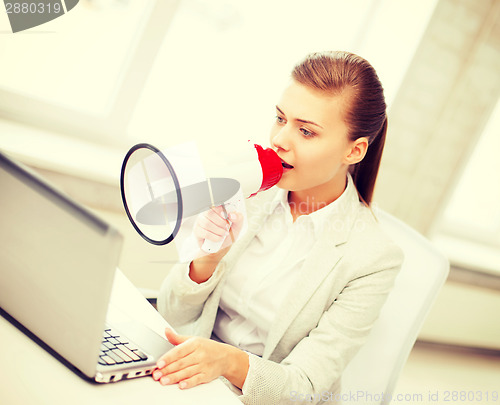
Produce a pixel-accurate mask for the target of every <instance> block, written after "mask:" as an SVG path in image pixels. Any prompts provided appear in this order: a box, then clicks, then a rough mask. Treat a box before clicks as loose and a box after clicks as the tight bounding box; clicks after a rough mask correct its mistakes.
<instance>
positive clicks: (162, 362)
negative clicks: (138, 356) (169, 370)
mask: <svg viewBox="0 0 500 405" xmlns="http://www.w3.org/2000/svg"><path fill="white" fill-rule="evenodd" d="M166 365H167V363H165V360H160V361H158V363H156V367H158V368H163V367H165V366H166Z"/></svg>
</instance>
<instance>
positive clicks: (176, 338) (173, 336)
mask: <svg viewBox="0 0 500 405" xmlns="http://www.w3.org/2000/svg"><path fill="white" fill-rule="evenodd" d="M165 336H166V337H167V339H168V341H169V342H170V343H172V344H173V345H174V346H177V345H180V344H181V343H184V342H185V341H186V340H188V339H189V338H190V337H191V336H181V335H178V334H177V333H175V332H174V331H173V330H172V329H170V328H165Z"/></svg>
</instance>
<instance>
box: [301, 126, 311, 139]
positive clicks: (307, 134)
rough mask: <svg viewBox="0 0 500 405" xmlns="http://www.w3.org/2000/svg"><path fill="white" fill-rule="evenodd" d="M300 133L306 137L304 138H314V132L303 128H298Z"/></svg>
mask: <svg viewBox="0 0 500 405" xmlns="http://www.w3.org/2000/svg"><path fill="white" fill-rule="evenodd" d="M300 132H302V134H303V135H304V136H305V137H306V138H312V137H313V136H314V132H311V131H308V130H307V129H305V128H300Z"/></svg>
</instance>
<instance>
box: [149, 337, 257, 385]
mask: <svg viewBox="0 0 500 405" xmlns="http://www.w3.org/2000/svg"><path fill="white" fill-rule="evenodd" d="M165 336H166V337H167V339H168V340H169V342H170V343H172V344H173V345H174V346H175V347H174V348H173V349H171V350H170V351H168V352H167V353H166V354H165V355H163V356H162V357H161V359H160V360H158V362H157V367H158V368H157V369H156V370H155V371H154V372H153V378H154V379H155V380H156V381H159V382H160V383H161V384H162V385H170V384H177V383H178V384H179V388H181V389H186V388H191V387H194V386H196V385H199V384H204V383H207V382H210V381H212V380H215V379H216V378H218V377H220V376H224V377H225V378H227V379H228V380H229V381H230V382H231V383H232V384H234V385H235V386H237V387H239V388H241V387H242V386H243V383H244V382H245V378H246V375H247V372H248V355H247V354H246V353H245V352H243V351H241V350H239V349H237V348H236V347H233V346H230V345H227V344H224V343H219V342H216V341H214V340H210V339H205V338H200V337H193V336H181V335H177V334H176V333H175V332H173V331H172V330H171V329H168V328H167V329H166V330H165Z"/></svg>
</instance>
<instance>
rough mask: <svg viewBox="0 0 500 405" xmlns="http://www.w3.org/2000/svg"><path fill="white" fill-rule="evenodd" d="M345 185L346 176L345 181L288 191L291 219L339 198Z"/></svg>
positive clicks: (311, 211)
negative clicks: (326, 185)
mask: <svg viewBox="0 0 500 405" xmlns="http://www.w3.org/2000/svg"><path fill="white" fill-rule="evenodd" d="M346 187H347V177H345V181H343V182H342V181H337V182H335V183H330V184H328V187H325V185H322V186H319V187H315V188H312V189H308V190H300V191H290V192H289V193H288V204H289V205H290V212H291V214H292V217H293V220H294V222H295V220H296V219H297V218H298V217H299V216H301V215H308V214H311V213H313V212H314V211H317V210H319V209H321V208H323V207H326V206H327V205H328V204H330V203H332V202H333V201H335V200H336V199H337V198H339V197H340V196H341V195H342V193H343V192H344V190H345V189H346Z"/></svg>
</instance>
